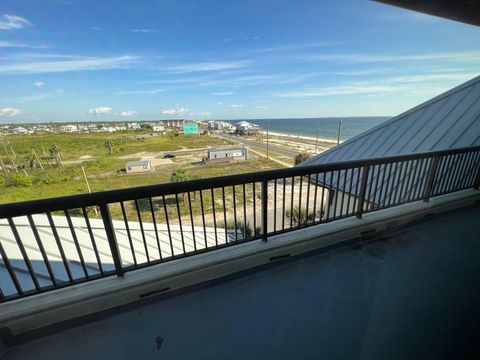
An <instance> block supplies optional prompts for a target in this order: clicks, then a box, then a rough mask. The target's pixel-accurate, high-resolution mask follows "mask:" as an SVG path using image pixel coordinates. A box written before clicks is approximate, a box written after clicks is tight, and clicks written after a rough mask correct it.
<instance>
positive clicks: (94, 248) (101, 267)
mask: <svg viewBox="0 0 480 360" xmlns="http://www.w3.org/2000/svg"><path fill="white" fill-rule="evenodd" d="M82 214H83V217H84V219H85V224H86V225H87V230H88V235H89V236H90V241H91V242H92V247H93V252H94V253H95V258H96V259H97V264H98V270H99V271H100V274H102V275H104V271H103V266H102V261H101V260H100V254H99V252H98V248H97V243H96V241H95V237H94V236H93V231H92V226H91V225H90V219H89V218H88V213H87V209H85V207H82Z"/></svg>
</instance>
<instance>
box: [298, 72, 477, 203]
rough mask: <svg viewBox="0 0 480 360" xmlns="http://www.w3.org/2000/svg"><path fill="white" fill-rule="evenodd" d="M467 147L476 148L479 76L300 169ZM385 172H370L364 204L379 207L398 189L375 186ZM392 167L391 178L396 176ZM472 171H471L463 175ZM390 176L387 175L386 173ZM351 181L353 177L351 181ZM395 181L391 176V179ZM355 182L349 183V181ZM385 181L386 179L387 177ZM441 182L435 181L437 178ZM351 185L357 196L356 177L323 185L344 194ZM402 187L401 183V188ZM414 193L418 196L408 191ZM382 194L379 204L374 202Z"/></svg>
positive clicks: (413, 166) (402, 173)
mask: <svg viewBox="0 0 480 360" xmlns="http://www.w3.org/2000/svg"><path fill="white" fill-rule="evenodd" d="M469 146H480V76H477V77H475V78H474V79H472V80H470V81H467V82H466V83H464V84H462V85H459V86H457V87H455V88H453V89H451V90H449V91H447V92H445V93H443V94H441V95H439V96H437V97H435V98H433V99H431V100H429V101H427V102H425V103H423V104H420V105H418V106H416V107H414V108H412V109H410V110H408V111H406V112H404V113H402V114H400V115H398V116H396V117H394V118H392V119H390V120H387V121H385V122H384V123H382V124H380V125H378V126H376V127H374V128H372V129H370V130H367V131H365V132H363V133H361V134H359V135H357V136H355V137H353V138H351V139H349V140H347V141H345V142H343V143H342V144H340V145H337V146H335V147H333V148H331V149H330V150H327V151H325V152H323V153H322V154H319V155H317V156H314V157H312V158H310V159H308V160H307V161H304V162H303V163H302V164H301V165H315V164H327V163H334V162H342V161H349V160H362V159H369V158H378V157H387V156H394V155H402V154H414V153H421V152H427V151H440V150H448V149H456V148H462V147H469ZM456 162H457V160H455V161H453V162H452V163H451V164H449V165H448V166H445V167H442V168H441V169H440V170H439V171H440V174H441V175H446V174H448V173H449V171H450V170H451V169H453V168H454V167H455V166H456V165H457V164H456ZM417 165H418V164H417V163H416V162H415V163H412V164H409V165H408V166H406V167H405V168H404V169H403V168H402V169H400V170H399V172H400V173H399V174H397V175H398V176H399V179H403V178H408V176H409V174H410V173H411V172H413V171H416V167H417ZM387 168H388V167H386V166H380V167H378V168H376V169H375V170H374V172H375V174H372V176H371V180H370V181H369V183H368V186H369V187H370V186H371V185H370V183H372V185H373V191H372V192H371V195H370V196H367V201H370V202H372V203H379V202H380V203H381V202H384V201H385V197H388V196H390V194H391V193H392V192H394V191H395V190H396V189H395V188H391V189H383V188H381V187H382V186H381V185H380V186H378V185H376V184H377V183H378V181H377V178H384V177H385V175H386V171H387ZM396 169H397V167H396V166H395V172H397V170H396ZM467 170H468V171H470V169H467ZM389 172H390V170H389ZM352 175H353V176H352ZM393 176H395V175H393ZM424 176H425V175H422V176H420V177H419V178H418V184H416V185H415V189H416V188H417V185H418V186H423V185H422V183H423V182H424V180H425V179H424ZM352 177H353V179H351V178H352ZM387 177H388V176H387ZM441 177H442V176H440V177H439V178H441ZM350 183H351V184H352V185H353V186H352V187H353V189H352V190H351V191H348V192H349V193H350V194H352V195H354V196H356V195H357V191H358V188H359V187H358V171H357V170H355V171H354V172H353V174H350V173H348V174H347V175H346V176H345V177H343V176H341V177H339V178H336V177H335V176H333V178H331V177H330V175H327V177H326V181H325V185H328V186H331V187H333V188H336V189H344V188H345V184H350ZM401 185H402V184H401V183H400V184H399V186H401ZM411 190H412V191H416V190H414V189H413V187H412V189H411ZM378 194H382V195H381V198H380V197H377V195H378Z"/></svg>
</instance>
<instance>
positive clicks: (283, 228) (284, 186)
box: [282, 178, 287, 231]
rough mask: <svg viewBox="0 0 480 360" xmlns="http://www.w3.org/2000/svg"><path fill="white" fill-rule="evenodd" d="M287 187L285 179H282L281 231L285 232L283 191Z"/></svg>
mask: <svg viewBox="0 0 480 360" xmlns="http://www.w3.org/2000/svg"><path fill="white" fill-rule="evenodd" d="M286 187H287V179H286V178H283V193H282V231H283V230H285V189H286Z"/></svg>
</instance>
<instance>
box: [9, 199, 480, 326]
mask: <svg viewBox="0 0 480 360" xmlns="http://www.w3.org/2000/svg"><path fill="white" fill-rule="evenodd" d="M477 201H480V191H478V190H473V189H471V190H465V191H462V192H458V193H453V194H447V195H444V196H441V197H437V198H433V199H431V200H430V202H428V203H425V202H416V203H411V204H405V205H401V206H397V207H395V208H390V209H386V210H381V211H377V212H372V213H368V214H365V215H364V217H363V218H362V219H357V218H355V217H352V218H346V219H342V220H337V221H334V222H331V223H327V224H321V225H317V226H312V227H309V228H305V229H301V230H297V231H294V232H290V233H285V234H281V235H277V236H273V237H271V238H269V241H268V242H263V241H261V240H259V241H253V242H249V243H244V244H240V245H236V246H232V247H229V248H224V249H219V250H217V251H213V252H210V253H204V254H200V255H197V256H192V257H189V258H184V259H179V260H176V261H172V262H169V263H165V264H159V265H155V266H152V267H149V268H145V269H140V270H136V271H132V272H129V273H127V274H126V275H125V277H124V278H117V277H108V278H103V279H100V280H96V281H92V282H88V283H84V284H79V285H74V286H71V287H67V288H63V289H58V290H54V291H51V292H47V293H43V294H38V295H35V296H31V297H27V298H23V299H18V300H14V301H10V302H7V303H4V304H0V328H2V327H8V328H9V329H10V331H11V333H12V334H13V335H17V334H20V333H23V332H27V331H31V330H34V329H38V328H41V327H44V326H47V325H51V324H54V323H58V322H62V321H65V320H69V319H73V318H78V317H82V316H85V315H88V314H93V313H96V312H99V311H101V310H106V309H109V308H113V307H116V306H119V305H122V304H127V303H131V302H134V301H136V300H138V299H139V298H140V297H143V296H148V294H157V293H159V292H168V291H172V290H178V289H181V288H184V287H187V286H191V285H194V284H198V283H202V282H205V281H208V280H213V279H218V278H221V277H224V276H227V275H229V274H232V273H236V272H238V271H241V270H246V269H250V268H253V267H257V266H260V265H264V264H267V263H269V262H270V261H271V258H273V257H282V256H295V255H299V254H302V253H306V252H309V251H312V250H316V249H319V248H322V247H325V246H329V245H333V244H337V243H340V242H342V241H346V240H350V239H352V238H356V237H358V236H360V235H361V234H362V233H365V232H368V231H372V230H375V231H382V230H385V229H388V228H389V227H390V226H391V224H392V222H394V223H395V225H404V224H407V223H409V222H412V221H414V220H419V219H421V218H422V217H424V216H426V215H429V214H437V213H441V212H444V211H449V210H453V209H456V208H459V207H463V206H467V205H470V204H472V203H475V202H477Z"/></svg>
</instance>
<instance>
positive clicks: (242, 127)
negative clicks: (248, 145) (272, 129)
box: [235, 121, 260, 135]
mask: <svg viewBox="0 0 480 360" xmlns="http://www.w3.org/2000/svg"><path fill="white" fill-rule="evenodd" d="M235 128H236V130H237V133H238V134H239V135H250V134H256V133H258V131H259V130H260V127H259V126H258V125H257V124H252V123H249V122H247V121H240V122H238V123H236V124H235Z"/></svg>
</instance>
